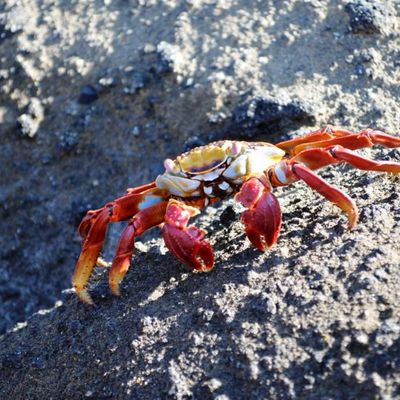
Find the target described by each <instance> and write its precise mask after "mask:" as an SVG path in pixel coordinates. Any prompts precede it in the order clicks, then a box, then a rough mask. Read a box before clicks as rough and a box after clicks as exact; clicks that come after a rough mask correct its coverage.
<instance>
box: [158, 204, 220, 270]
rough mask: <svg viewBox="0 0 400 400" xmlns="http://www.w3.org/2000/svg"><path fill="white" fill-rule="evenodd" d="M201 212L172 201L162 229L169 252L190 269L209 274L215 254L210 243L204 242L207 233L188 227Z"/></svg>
mask: <svg viewBox="0 0 400 400" xmlns="http://www.w3.org/2000/svg"><path fill="white" fill-rule="evenodd" d="M198 213H199V211H198V210H197V209H196V208H194V207H190V206H187V205H185V204H183V203H180V202H178V201H176V200H170V203H169V205H168V207H167V211H166V214H165V224H164V226H163V229H162V233H163V237H164V241H165V244H166V245H167V247H168V249H169V251H170V252H171V253H172V254H173V255H174V256H175V257H176V258H177V259H178V260H180V261H181V262H183V263H184V264H186V265H188V266H189V267H190V268H194V269H197V270H198V271H202V272H207V271H210V270H211V269H212V268H213V266H214V253H213V249H212V247H211V245H210V243H209V242H208V241H206V240H203V238H204V236H205V234H206V233H207V232H206V231H205V230H203V229H199V228H196V227H195V226H193V225H191V226H187V223H188V222H189V219H190V218H191V217H193V216H194V215H196V214H198Z"/></svg>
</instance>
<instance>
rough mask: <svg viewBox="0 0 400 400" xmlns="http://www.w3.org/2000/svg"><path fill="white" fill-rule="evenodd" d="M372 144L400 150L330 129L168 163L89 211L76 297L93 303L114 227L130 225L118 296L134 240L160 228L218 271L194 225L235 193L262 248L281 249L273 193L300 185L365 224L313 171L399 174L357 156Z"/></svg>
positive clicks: (115, 281) (116, 265)
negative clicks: (150, 178) (340, 168)
mask: <svg viewBox="0 0 400 400" xmlns="http://www.w3.org/2000/svg"><path fill="white" fill-rule="evenodd" d="M373 145H382V146H385V147H389V148H395V147H400V137H395V136H391V135H388V134H386V133H383V132H381V131H378V130H372V129H365V130H362V131H360V132H358V133H353V132H351V131H349V130H346V129H341V128H337V127H333V126H326V127H324V128H321V129H318V130H316V131H313V132H311V133H309V134H307V135H305V136H302V137H298V138H295V139H292V140H288V141H284V142H280V143H278V144H276V145H273V144H270V143H266V142H244V141H235V140H221V141H217V142H213V143H210V144H208V145H205V146H201V147H196V148H194V149H192V150H190V151H188V152H186V153H183V154H181V155H179V156H178V157H177V158H176V159H174V160H171V159H166V160H165V162H164V166H165V172H164V173H163V174H162V175H159V176H158V177H157V179H156V180H155V181H154V182H151V183H148V184H145V185H143V186H139V187H135V188H132V189H128V190H127V193H126V194H125V195H124V196H122V197H119V198H117V199H116V200H114V201H111V202H109V203H107V204H106V205H104V206H103V207H101V208H99V209H97V210H91V211H88V212H87V214H86V216H85V217H84V218H83V220H82V222H81V224H80V225H79V233H80V235H81V237H82V240H83V244H82V251H81V254H80V256H79V259H78V262H77V264H76V268H75V272H74V275H73V278H72V282H73V286H74V288H75V292H76V294H77V295H78V296H79V298H80V299H81V300H82V301H83V302H85V303H87V304H93V300H92V298H91V296H90V294H89V293H88V290H87V284H88V281H89V278H90V276H91V275H92V273H93V270H94V268H95V266H96V265H98V266H104V264H105V262H104V260H103V259H102V258H101V257H100V252H101V250H102V247H103V243H104V240H105V236H106V231H107V226H108V224H109V223H110V222H117V221H123V220H128V221H129V222H128V225H127V226H126V228H125V230H124V232H123V233H122V236H121V239H120V241H119V244H118V247H117V250H116V254H115V257H114V259H113V262H112V266H111V268H110V270H109V286H110V289H111V291H112V292H113V293H114V294H115V295H117V296H118V295H120V283H121V281H122V279H123V278H124V276H125V275H126V273H127V272H128V269H129V266H130V264H131V258H132V253H133V248H134V241H135V238H137V237H138V236H140V235H141V234H143V232H145V231H147V230H148V229H150V228H152V227H155V226H160V227H161V230H162V235H163V238H164V241H165V244H166V246H167V247H168V249H169V251H170V252H171V253H172V254H173V255H174V256H175V257H176V258H177V259H178V260H179V261H181V262H182V263H184V264H186V265H187V266H189V267H190V268H193V269H195V270H197V271H201V272H208V271H210V270H212V268H213V266H214V254H213V250H212V247H211V245H210V243H209V242H208V241H207V240H205V239H204V237H205V235H206V233H207V232H206V231H205V230H203V229H199V228H197V227H196V226H194V225H189V226H188V223H189V220H190V218H192V217H193V216H195V215H197V214H198V213H199V212H200V211H199V210H200V209H202V208H204V207H206V206H208V205H209V204H213V203H215V202H217V201H219V200H222V199H224V198H226V197H228V196H234V198H235V200H236V201H237V202H239V203H240V204H241V205H242V206H244V208H245V210H244V211H243V214H242V218H241V221H242V223H243V224H244V227H245V232H246V235H247V237H248V239H249V240H250V242H251V243H252V244H253V245H254V246H255V247H256V248H257V249H259V250H261V251H264V250H266V249H267V248H269V247H271V246H273V245H274V244H275V242H276V241H277V238H278V235H279V231H280V228H281V222H282V213H281V208H280V206H279V202H278V200H277V198H276V197H275V195H274V194H273V192H272V191H273V188H274V187H276V186H286V185H290V184H291V183H293V182H295V181H299V180H301V181H303V182H304V183H305V184H307V185H308V186H309V187H310V188H311V189H313V190H315V191H317V192H318V193H319V194H321V195H322V196H323V197H325V198H326V199H327V200H329V201H331V202H332V203H333V204H335V205H336V206H338V207H339V208H340V209H342V210H343V211H344V212H345V213H346V214H347V217H348V227H349V229H352V228H353V227H354V226H355V225H356V223H357V219H358V209H357V206H356V204H355V203H354V201H353V200H352V199H351V198H350V197H349V196H348V195H346V194H345V193H343V192H342V191H341V190H340V189H339V188H337V187H335V186H333V185H331V184H329V183H328V182H327V181H325V180H324V179H323V178H321V177H320V176H318V175H317V174H316V173H315V172H313V171H314V170H316V169H319V168H321V167H325V166H327V165H329V164H336V163H347V164H350V165H351V166H353V167H355V168H358V169H362V170H367V171H378V172H387V173H392V174H400V163H396V162H391V161H373V160H370V159H368V158H366V157H364V156H362V155H359V154H357V153H356V152H354V150H356V149H360V148H366V147H372V146H373Z"/></svg>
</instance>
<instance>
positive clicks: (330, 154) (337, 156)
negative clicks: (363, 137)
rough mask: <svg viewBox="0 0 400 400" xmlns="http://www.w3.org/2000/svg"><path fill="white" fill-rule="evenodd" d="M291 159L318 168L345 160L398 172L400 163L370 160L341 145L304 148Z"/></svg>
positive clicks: (355, 164)
mask: <svg viewBox="0 0 400 400" xmlns="http://www.w3.org/2000/svg"><path fill="white" fill-rule="evenodd" d="M293 160H296V161H300V162H302V163H304V164H306V165H307V166H308V167H309V168H311V169H318V168H321V167H324V166H326V165H329V164H335V163H339V162H346V163H348V164H350V165H352V166H353V167H355V168H358V169H362V170H367V171H378V172H389V173H392V174H400V163H396V162H391V161H374V160H370V159H368V158H366V157H363V156H361V155H359V154H357V153H356V152H354V151H352V150H349V149H346V148H345V147H343V146H330V147H327V148H324V149H321V148H316V149H309V150H304V151H302V152H301V153H300V154H299V155H297V156H296V157H294V158H293Z"/></svg>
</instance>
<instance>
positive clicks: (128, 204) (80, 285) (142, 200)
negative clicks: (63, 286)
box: [72, 184, 167, 303]
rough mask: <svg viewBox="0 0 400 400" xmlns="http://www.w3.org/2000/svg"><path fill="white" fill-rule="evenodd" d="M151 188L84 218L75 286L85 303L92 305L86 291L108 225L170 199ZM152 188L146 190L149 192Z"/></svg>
mask: <svg viewBox="0 0 400 400" xmlns="http://www.w3.org/2000/svg"><path fill="white" fill-rule="evenodd" d="M149 185H151V186H150V189H145V190H144V191H142V192H140V189H141V188H143V186H142V187H140V188H138V192H135V191H134V190H133V191H132V192H130V193H128V194H127V195H125V196H123V197H120V198H119V199H116V200H114V201H113V202H111V203H108V204H106V205H105V206H104V207H103V208H100V209H98V210H94V211H89V212H88V213H87V215H86V217H84V218H83V220H82V222H81V224H80V226H79V233H80V234H81V236H82V238H83V245H82V251H81V254H80V256H79V259H78V261H77V264H76V267H75V272H74V275H73V277H72V283H73V285H74V287H75V291H76V293H77V294H78V296H79V297H80V298H81V299H82V300H83V301H84V302H86V303H91V299H90V297H89V296H88V294H87V292H86V290H85V287H86V284H87V281H88V280H89V278H90V275H91V274H92V272H93V269H94V267H95V265H96V261H97V258H98V256H99V254H100V251H101V249H102V247H103V242H104V239H105V235H106V231H107V225H108V223H109V222H117V221H123V220H126V219H128V218H131V217H132V216H133V215H135V214H136V213H138V212H139V211H140V210H142V209H145V208H147V207H149V206H151V205H154V204H157V203H160V202H162V201H164V200H165V198H166V197H167V194H166V192H165V191H163V190H160V189H158V188H153V185H152V184H149ZM149 185H145V186H144V187H145V188H147V187H149Z"/></svg>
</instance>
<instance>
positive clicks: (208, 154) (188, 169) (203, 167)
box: [177, 146, 227, 175]
mask: <svg viewBox="0 0 400 400" xmlns="http://www.w3.org/2000/svg"><path fill="white" fill-rule="evenodd" d="M226 158H227V155H226V153H225V151H224V150H223V149H221V148H220V147H217V146H210V147H206V148H202V149H195V150H192V151H190V152H189V153H187V154H185V155H184V156H180V157H178V159H177V160H178V162H179V165H180V167H181V169H182V171H183V172H185V173H188V174H192V175H197V174H204V173H205V172H209V171H212V170H214V169H216V168H217V167H219V166H220V165H221V164H223V163H224V162H225V160H226Z"/></svg>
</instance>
